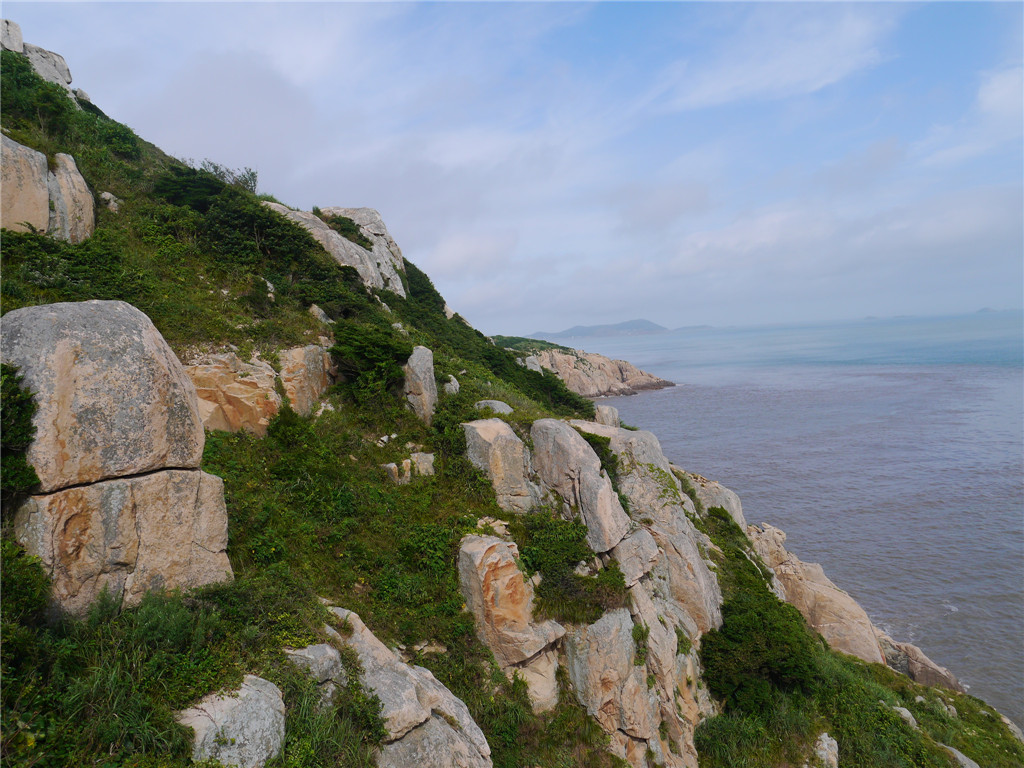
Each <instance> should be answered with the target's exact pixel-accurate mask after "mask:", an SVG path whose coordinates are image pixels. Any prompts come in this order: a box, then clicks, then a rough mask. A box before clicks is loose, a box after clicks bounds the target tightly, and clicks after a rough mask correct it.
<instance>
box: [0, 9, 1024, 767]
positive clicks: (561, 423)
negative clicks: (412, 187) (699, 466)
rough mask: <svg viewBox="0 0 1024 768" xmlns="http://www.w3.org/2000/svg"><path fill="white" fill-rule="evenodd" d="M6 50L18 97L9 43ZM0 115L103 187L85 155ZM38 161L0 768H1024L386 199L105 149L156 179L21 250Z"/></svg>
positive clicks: (6, 347)
mask: <svg viewBox="0 0 1024 768" xmlns="http://www.w3.org/2000/svg"><path fill="white" fill-rule="evenodd" d="M2 31H3V41H4V42H3V45H4V54H3V55H4V62H5V67H4V70H5V71H6V73H10V71H12V70H11V69H10V68H9V66H8V65H9V64H10V62H11V61H12V59H11V58H10V57H11V56H15V57H23V56H24V49H25V48H27V46H24V45H23V43H21V41H20V30H18V29H17V28H16V26H14V25H11V24H6V23H5V24H4V26H3V30H2ZM19 46H20V48H21V49H20V50H19ZM36 59H38V60H39V61H43V59H45V60H46V61H48V62H50V64H52V67H47V66H43V64H38V65H37V64H35V63H33V66H35V67H36V69H35V70H33V71H36V72H38V73H39V74H40V75H42V77H44V78H49V79H50V80H52V78H53V77H57V78H58V80H61V82H62V83H63V85H65V86H66V85H68V84H69V82H70V75H69V74H68V76H67V78H64V75H63V74H61V72H62V70H61V69H60V67H59V64H60V62H58V61H57V59H55V58H54V57H52V56H51V57H42V58H40V57H36ZM17 61H21V59H18V60H17ZM17 61H16V62H15V66H17ZM61 61H62V60H61ZM33 62H35V60H33ZM22 64H23V62H22ZM65 68H66V67H65ZM51 69H53V70H55V71H56V74H54V73H53V72H51V71H50V70H51ZM0 74H4V73H3V72H0ZM8 77H9V74H8ZM41 83H42V80H39V79H38V78H35V77H34V76H33V77H27V76H26V78H25V80H24V83H20V84H19V83H14V84H12V82H11V80H10V79H5V80H4V87H5V88H9V87H11V88H13V87H18V88H25V89H28V92H27V94H26V99H28V100H29V101H31V97H32V95H33V94H34V93H49V91H50V90H51V89H50V88H49V86H43V85H41ZM57 84H58V85H60V84H61V83H57ZM32 89H35V90H34V91H33V90H32ZM40 89H42V90H40ZM78 98H79V99H80V98H81V96H79V97H78ZM74 114H76V115H78V116H79V118H81V117H82V116H88V117H87V118H86V119H89V120H92V119H94V117H95V116H94V113H92V112H90V111H89V110H80V111H78V112H76V113H74ZM0 118H2V119H3V120H4V121H5V122H4V127H5V129H7V128H9V127H10V121H11V120H12V119H13V118H12V117H11V116H10V115H0ZM79 118H73V119H79ZM68 119H72V118H68ZM95 119H99V118H95ZM18 120H19V121H20V122H19V123H18V126H19V127H18V130H20V131H21V132H22V134H21V135H23V136H25V137H27V138H26V139H25V140H26V141H27V142H29V143H30V144H32V143H33V142H36V143H35V144H33V145H34V146H50V145H51V143H52V145H53V146H55V147H56V148H57V149H62V150H68V151H66V152H62V153H58V154H56V155H55V158H60V157H61V154H63V155H65V156H66V157H67V158H68V160H67V161H64V160H59V159H58V160H56V164H55V165H54V167H55V168H57V169H60V168H62V167H63V168H65V169H66V170H67V169H70V168H72V167H75V168H77V167H79V166H80V167H81V177H82V185H84V188H85V189H86V190H88V189H102V188H104V187H105V186H106V183H105V181H106V180H109V178H108V177H105V176H103V173H104V172H105V171H104V170H103V169H104V168H106V167H108V166H106V165H93V164H91V160H90V158H94V157H96V156H97V155H98V154H99V153H103V152H108V153H109V152H113V150H112V149H111V147H110V146H108V145H106V144H103V143H102V140H101V139H100V138H99V136H100V132H92V133H89V132H86V134H85V135H86V137H87V139H86V140H87V141H94V142H96V143H95V144H85V145H82V144H79V143H75V142H77V141H79V139H75V140H74V141H72V140H70V139H67V137H66V136H65V135H63V134H61V133H59V132H58V133H54V134H47V133H46V130H47V129H48V127H47V126H44V125H37V124H35V123H33V122H32V119H31V114H27V113H19V117H18ZM104 125H107V124H106V123H104ZM119 135H121V136H122V137H123V136H125V135H128V134H119ZM4 141H5V144H4V147H5V150H4V155H5V158H6V157H7V154H8V153H7V149H6V147H7V146H8V145H7V143H6V142H7V137H5V138H4ZM33 151H34V150H28V152H33ZM119 151H120V150H119ZM20 152H21V150H17V149H14V150H12V151H11V155H10V156H11V157H14V156H15V155H16V154H18V153H20ZM76 152H78V155H77V156H76V154H75V153H76ZM147 152H148V151H147ZM23 154H24V156H25V157H27V158H28V161H27V165H26V166H25V167H26V168H27V169H28V170H26V171H25V172H26V173H29V175H31V173H35V177H33V178H34V179H35V181H33V184H32V185H31V186H27V185H26V186H24V187H23V189H24V190H29V189H30V188H31V189H32V190H33V192H32V194H31V195H30V194H29V193H28V192H27V191H26V192H24V194H22V193H19V194H17V195H11V196H10V200H11V205H10V206H8V204H7V203H6V202H5V207H4V208H3V210H2V211H0V215H2V222H0V223H2V224H3V226H4V228H5V229H6V230H7V231H6V232H5V234H4V238H5V243H4V245H5V247H4V251H3V253H2V257H3V260H4V264H3V266H4V279H5V285H4V300H5V307H4V309H5V313H4V315H3V318H2V321H0V331H2V340H0V353H2V361H3V363H4V365H5V370H4V398H5V403H4V409H5V413H4V418H5V421H4V430H5V432H4V444H3V452H4V457H5V458H4V461H5V467H6V466H7V464H6V462H7V457H8V456H9V455H12V454H15V453H18V454H19V455H23V456H24V457H25V459H26V460H27V462H28V463H29V464H30V465H31V466H32V467H34V469H35V472H36V474H37V480H33V481H31V482H27V481H26V482H25V483H24V484H23V485H22V486H20V487H16V488H8V486H7V485H6V484H5V486H4V497H3V503H4V507H3V515H4V537H3V542H2V544H3V556H4V568H3V579H4V584H3V597H4V608H3V622H2V631H3V643H2V644H0V654H2V655H3V674H4V686H3V690H2V696H3V708H4V710H3V715H4V717H3V722H4V726H3V727H4V734H3V741H2V750H3V752H2V756H3V759H4V762H5V764H7V763H8V762H9V763H10V764H12V765H13V764H18V765H21V764H24V765H40V764H41V765H85V764H98V763H100V762H102V763H103V764H109V765H118V766H120V765H124V766H139V765H149V764H154V765H155V764H156V763H157V762H159V763H160V765H167V766H184V765H189V764H192V763H194V762H198V761H203V760H216V761H219V762H220V763H222V764H224V765H244V766H262V765H265V764H267V763H268V762H270V761H277V762H276V763H274V764H283V765H337V764H355V765H371V764H376V765H379V766H395V767H396V768H397V766H411V765H416V766H421V767H422V768H449V767H451V768H454V767H455V766H460V767H462V768H467V767H472V768H477V767H479V768H487V767H489V766H492V765H497V766H511V765H574V766H588V767H589V766H619V767H621V766H623V765H630V766H634V768H653V766H672V767H675V768H680V767H683V766H685V767H686V768H695V767H696V766H698V765H702V766H707V765H710V766H731V765H737V764H751V765H757V766H765V767H767V766H779V765H793V766H796V765H804V764H807V765H836V764H837V760H838V761H839V762H840V763H841V764H842V765H844V766H857V768H861V767H862V766H863V767H864V768H871V767H872V766H876V765H877V766H881V765H890V764H892V763H891V762H886V761H885V760H886V759H887V758H885V759H883V758H879V757H878V756H879V755H883V756H884V755H893V754H898V755H901V756H904V757H905V758H906V762H905V764H907V765H911V764H912V765H920V766H929V767H931V766H935V767H947V768H948V766H950V765H953V763H952V762H950V761H951V760H952V759H954V757H955V759H956V760H961V757H962V758H963V760H961V764H962V765H970V762H963V761H970V760H975V761H976V763H977V764H985V765H992V766H1000V767H1001V766H1012V765H1020V764H1021V761H1024V746H1022V744H1021V742H1020V741H1017V740H1015V737H1014V736H1013V735H1011V729H1010V725H1008V724H1004V723H1003V722H1002V721H1001V720H1000V719H999V716H998V714H997V713H995V712H994V711H993V710H991V709H990V708H988V707H986V706H985V705H984V704H983V703H981V702H978V701H977V700H975V699H972V698H970V697H967V696H964V695H962V694H961V693H959V691H958V687H959V686H958V684H957V682H956V680H955V678H953V677H952V675H950V674H949V673H948V671H946V670H944V669H943V668H941V667H940V666H938V665H936V664H934V663H933V662H931V661H930V660H928V659H927V657H926V656H925V655H924V654H923V653H922V652H921V651H920V649H917V648H915V647H914V646H912V645H909V644H905V643H901V642H898V641H896V640H893V639H892V638H889V637H887V636H885V635H884V634H882V633H880V632H879V631H878V630H877V628H875V627H873V626H872V625H871V622H870V619H869V618H868V617H867V615H866V614H865V613H864V611H863V610H862V609H861V608H860V606H858V605H857V604H856V602H855V601H854V600H853V599H852V598H851V597H850V596H849V595H847V594H846V593H844V592H842V590H841V589H839V588H838V587H837V586H836V585H834V584H833V583H832V582H831V581H829V580H828V578H827V577H826V576H825V574H824V571H823V570H822V568H821V567H820V566H818V565H816V564H811V563H803V562H801V561H800V560H799V559H798V558H796V557H795V556H794V555H793V554H792V553H791V552H789V551H788V550H787V549H786V548H785V546H784V545H785V534H783V533H782V532H781V531H779V530H778V529H775V528H773V527H771V526H769V525H767V524H764V525H761V526H748V525H747V523H746V519H745V515H749V514H750V510H744V509H743V506H742V504H741V502H740V499H739V498H738V497H737V495H736V494H735V493H733V492H732V491H730V490H729V489H727V488H725V487H723V486H722V485H721V484H719V483H717V482H715V481H713V480H708V479H706V478H704V477H702V476H701V475H699V474H697V473H695V472H691V471H686V470H684V469H683V468H681V467H680V466H677V465H676V464H674V463H672V462H670V460H669V458H668V457H666V456H665V454H664V452H663V450H662V448H661V445H660V443H659V441H658V439H657V437H656V436H655V435H654V434H652V433H650V432H645V431H636V430H630V429H624V428H622V427H621V425H620V422H619V418H618V413H617V412H616V411H615V409H614V408H609V407H607V406H596V407H595V405H594V404H593V403H591V402H590V401H588V400H585V399H584V398H583V397H580V395H587V396H590V397H594V396H600V395H603V394H623V393H625V392H626V391H627V390H628V391H631V392H634V391H637V390H640V389H645V388H653V387H656V386H667V385H670V382H665V381H663V380H660V379H657V378H656V377H653V376H651V375H650V374H646V373H644V372H642V371H638V370H637V369H635V368H633V367H632V366H629V365H628V364H627V363H624V362H622V361H610V360H607V358H600V356H594V355H587V354H586V353H577V352H564V351H559V350H550V351H549V353H545V354H544V355H543V356H542V355H540V354H538V355H537V356H536V357H535V358H527V360H526V361H525V363H526V364H525V365H523V364H522V363H521V362H520V363H517V358H516V356H515V355H513V354H511V353H509V352H506V351H505V350H503V349H501V348H497V347H495V346H493V345H491V344H490V343H489V342H488V341H487V340H486V339H485V337H483V336H482V335H481V334H478V333H476V332H475V331H473V329H471V328H470V327H469V326H468V325H467V324H466V323H465V322H464V321H463V320H462V319H461V318H458V317H457V316H451V315H450V314H449V312H448V311H447V308H446V305H445V303H444V300H443V298H442V297H441V296H440V294H439V293H438V292H437V291H436V289H435V288H434V287H433V285H432V284H431V282H430V280H429V278H427V277H426V275H424V274H423V273H422V272H420V271H419V270H418V269H417V268H416V267H415V265H414V264H411V263H409V262H407V261H406V260H405V259H404V257H403V256H402V254H401V251H400V250H399V248H398V246H397V244H395V243H394V241H393V240H392V239H391V237H390V235H389V234H388V232H387V229H386V228H385V227H384V225H383V222H382V221H381V220H380V216H379V214H377V213H376V211H373V210H372V209H365V208H355V209H352V208H344V209H343V208H325V209H323V210H318V209H315V210H316V213H305V212H300V211H293V210H291V209H288V208H285V207H283V206H279V205H277V204H266V205H265V204H263V203H262V202H261V201H258V200H257V199H256V198H255V196H254V195H252V193H251V190H244V189H238V188H237V187H235V186H232V184H231V183H230V179H229V180H228V181H225V180H224V179H220V178H216V177H214V176H211V175H209V174H207V175H204V174H203V173H202V172H199V171H196V170H195V169H187V168H184V167H182V166H181V165H180V164H175V161H174V160H173V159H171V158H167V157H166V156H162V155H159V154H153V153H148V154H147V153H143V152H139V153H138V154H134V155H133V153H131V152H128V153H127V154H125V153H123V152H122V153H121V154H119V155H118V154H116V153H114V154H107V155H105V157H107V160H108V161H109V162H108V165H109V163H122V164H124V165H123V168H122V170H124V171H125V173H124V175H123V177H124V178H129V177H132V178H146V179H156V180H158V181H160V182H161V183H160V184H157V183H154V184H152V185H140V186H139V187H138V188H134V187H125V188H119V189H117V190H116V191H117V193H118V195H122V194H123V195H124V198H125V201H126V202H125V205H124V206H123V207H122V208H121V210H120V211H119V212H118V213H117V214H116V217H118V218H117V219H116V220H115V218H114V217H115V214H114V212H113V211H101V215H100V216H99V217H97V218H96V224H95V226H96V234H95V235H92V236H91V237H92V240H91V241H90V242H89V243H88V244H87V245H88V246H89V248H88V250H86V249H83V248H82V246H81V244H80V243H78V242H76V241H75V240H74V238H73V237H71V236H70V235H69V234H67V233H66V232H65V229H64V228H63V226H64V225H59V226H55V227H52V226H51V224H50V220H49V217H47V222H46V226H45V227H44V226H42V219H38V221H39V223H40V225H39V226H36V225H34V224H33V226H32V227H24V228H23V229H24V230H25V231H23V232H14V231H13V230H14V229H15V228H17V225H18V224H19V223H20V222H21V221H29V222H30V223H31V221H32V220H31V219H29V218H25V219H21V218H20V217H21V216H23V215H25V216H28V214H27V213H23V212H21V211H22V208H19V207H18V206H21V205H27V203H26V200H28V198H30V197H31V198H32V199H33V200H35V202H34V203H32V206H35V209H38V208H39V205H38V203H39V201H40V200H43V199H44V194H43V192H42V191H41V190H43V189H44V188H45V190H46V191H45V200H46V203H45V205H46V208H47V209H48V211H49V210H52V207H51V202H52V201H53V200H54V199H56V198H54V197H53V195H66V194H70V193H69V192H68V191H67V190H69V189H72V188H74V187H76V185H77V182H75V183H70V182H69V183H64V182H61V183H57V184H55V185H52V190H51V186H49V185H48V182H47V180H46V174H48V173H50V172H51V171H50V166H49V165H48V164H47V163H46V158H45V157H44V165H43V167H40V165H39V162H38V159H39V158H34V157H33V156H31V155H29V154H28V153H27V152H26V153H23ZM11 167H14V166H11ZM119 167H120V166H119ZM4 169H5V170H4V173H5V187H6V178H7V176H6V174H7V173H8V170H7V169H8V165H7V164H6V160H5V165H4ZM128 171H131V173H130V174H129V173H128ZM30 172H31V173H30ZM69 173H70V171H69ZM132 174H134V176H132ZM67 178H71V176H68V177H67ZM53 190H56V191H53ZM157 190H163V191H162V192H159V195H158V192H157ZM90 195H91V193H90ZM37 198H38V199H37ZM7 199H8V198H6V197H5V200H7ZM29 207H31V206H29ZM54 207H59V206H54ZM35 209H33V210H35ZM24 210H26V211H27V210H29V208H24ZM67 210H70V209H67ZM12 211H14V212H13V213H12ZM35 212H36V213H38V210H36V211H35ZM154 212H157V213H158V214H159V216H157V217H155V218H154V215H155V214H154ZM33 215H34V214H33ZM61 215H62V216H64V219H63V220H64V221H69V219H68V217H69V216H70V214H69V213H67V212H65V213H64V214H61ZM71 218H72V219H73V218H74V217H73V216H71ZM239 222H242V223H239ZM332 225H333V226H332ZM68 226H69V227H70V224H69V225H68ZM122 227H127V228H128V229H131V230H132V231H138V232H145V233H147V234H146V236H145V237H141V236H140V237H139V238H138V239H137V241H136V240H132V241H131V242H132V248H131V249H128V248H124V247H123V243H122V242H121V241H119V240H118V238H117V232H119V231H121V228H122ZM68 231H70V230H68ZM342 232H346V233H347V236H346V235H343V234H342ZM349 236H351V238H352V239H350V237H349ZM40 254H43V256H42V257H41V256H40ZM44 257H45V258H44ZM182 275H187V277H188V279H187V280H185V279H183V277H182ZM183 285H187V286H188V287H186V288H183V287H182V286H183ZM197 286H198V287H197ZM186 290H187V291H190V292H187V293H183V292H182V291H186ZM111 294H113V295H116V296H117V297H119V298H121V299H130V301H126V300H120V301H114V300H96V299H97V297H98V296H103V297H104V298H105V299H109V297H110V295H111ZM169 297H176V300H180V303H181V305H182V306H183V307H184V309H183V310H182V311H178V310H179V308H178V307H177V306H175V301H176V300H172V299H170V298H169ZM11 302H13V303H14V304H15V305H16V306H17V308H14V309H11V306H12V304H11ZM135 303H138V304H139V305H140V306H144V307H145V308H146V312H143V311H140V309H139V308H137V307H136V306H133V304H135ZM320 307H323V308H324V309H320ZM325 310H327V311H325ZM165 338H166V340H165ZM167 340H172V344H174V346H173V347H172V345H171V344H169V343H168V341H167ZM179 355H180V356H181V357H183V358H185V362H187V365H184V366H183V365H182V364H181V362H179ZM544 361H547V362H546V364H545V362H544ZM7 366H14V367H16V368H17V369H18V371H20V375H21V377H22V378H21V380H20V381H21V387H22V388H23V389H22V390H19V389H18V386H17V384H13V385H12V384H11V382H14V381H15V379H14V378H9V374H8V368H7ZM545 367H546V368H549V369H551V370H555V371H556V372H557V373H558V374H559V378H555V377H552V376H550V375H542V374H541V373H540V369H541V368H545ZM12 370H13V369H12ZM24 392H28V393H29V398H28V399H29V400H30V401H31V403H33V404H34V405H33V407H32V408H29V407H28V406H26V405H25V402H26V400H25V396H24V394H23V393H24ZM13 395H16V397H13ZM8 397H12V399H11V400H8V399H7V398H8ZM286 404H287V406H288V407H286ZM33 408H34V410H33ZM15 411H17V413H16V414H15V415H17V416H20V417H24V418H25V420H27V421H28V422H30V424H31V427H32V429H31V430H29V431H30V432H32V434H30V435H28V436H22V437H23V438H24V439H21V438H19V439H15V438H14V437H10V436H9V435H8V430H9V427H8V424H14V423H16V420H15V419H13V418H12V419H11V421H8V417H9V414H12V413H14V412H15ZM6 479H7V478H6V473H5V480H6ZM781 601H785V603H784V602H781ZM58 614H63V620H62V621H60V622H56V623H55V622H54V621H53V619H54V618H55V617H56V616H57V615H58ZM897 673H898V674H897ZM932 686H941V687H940V688H935V687H932ZM901 759H903V758H902V757H901ZM147 761H148V762H147Z"/></svg>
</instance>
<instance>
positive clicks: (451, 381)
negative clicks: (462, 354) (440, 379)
mask: <svg viewBox="0 0 1024 768" xmlns="http://www.w3.org/2000/svg"><path fill="white" fill-rule="evenodd" d="M442 389H443V390H444V393H445V394H446V395H457V394H459V389H460V387H459V380H458V379H456V378H455V377H454V376H452V375H451V374H450V373H449V374H448V382H447V383H446V384H445V385H444V386H443V387H442Z"/></svg>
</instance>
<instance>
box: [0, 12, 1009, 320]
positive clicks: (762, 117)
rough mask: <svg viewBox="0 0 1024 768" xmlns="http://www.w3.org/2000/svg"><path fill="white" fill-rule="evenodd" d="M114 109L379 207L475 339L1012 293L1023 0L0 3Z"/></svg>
mask: <svg viewBox="0 0 1024 768" xmlns="http://www.w3.org/2000/svg"><path fill="white" fill-rule="evenodd" d="M3 15H4V17H5V18H9V19H12V20H14V21H16V22H18V23H19V24H20V25H21V28H22V32H23V35H24V39H25V41H26V42H29V43H34V44H36V45H40V46H42V47H44V48H47V49H50V50H53V51H56V52H58V53H60V54H62V55H63V56H64V57H65V59H66V60H67V62H68V65H69V67H70V69H71V74H72V77H73V83H72V85H73V86H74V87H79V88H82V89H84V90H85V91H86V92H88V94H89V95H90V97H91V98H92V100H93V102H94V103H96V104H97V105H98V106H99V107H100V108H101V109H103V110H104V111H105V112H106V113H107V114H109V115H110V116H111V117H113V118H115V119H117V120H120V121H121V122H124V123H126V124H128V125H129V126H131V127H132V128H133V129H134V130H135V131H136V133H138V134H139V135H140V136H142V137H143V138H145V139H147V140H149V141H152V142H153V143H155V144H156V145H158V146H159V147H161V148H162V149H164V150H165V151H166V152H168V153H170V154H172V155H174V156H176V157H180V158H189V159H191V160H193V161H194V162H196V163H198V162H200V161H202V160H203V159H206V158H209V159H212V160H214V161H216V162H218V163H221V164H223V165H227V166H229V167H232V168H243V167H250V168H254V169H256V170H257V171H258V173H259V187H260V191H261V192H268V193H271V194H273V195H274V196H275V197H277V198H278V199H280V200H281V201H282V202H285V203H287V204H288V205H291V206H293V207H297V208H302V209H305V210H309V209H310V208H311V207H312V206H314V205H318V206H321V207H326V206H332V205H338V206H347V207H362V206H366V207H371V208H376V209H377V210H379V211H380V212H381V214H382V216H383V218H384V221H385V223H386V224H387V226H388V229H389V231H390V232H391V234H392V236H393V237H394V238H395V240H396V241H397V242H398V244H399V246H400V247H401V248H402V251H403V254H404V255H405V257H406V258H407V259H409V260H411V261H412V262H414V263H415V264H416V265H417V266H419V267H420V268H421V269H423V270H424V271H425V272H426V273H427V274H428V275H429V276H430V277H431V278H432V280H433V281H434V284H435V285H436V286H437V288H438V290H439V291H440V292H441V293H442V294H443V295H444V296H445V298H446V299H447V301H448V303H449V304H450V305H451V306H452V307H453V308H454V309H455V310H456V311H458V312H459V313H460V314H462V315H463V316H464V317H465V318H466V319H467V320H469V322H470V323H471V324H473V325H474V326H475V327H477V328H479V329H480V330H482V331H484V332H485V333H488V334H496V333H502V334H511V335H526V334H529V333H533V332H536V331H558V330H561V329H563V328H567V327H570V326H573V325H594V324H603V323H615V322H620V321H625V320H630V319H634V318H645V319H648V320H651V321H653V322H656V323H659V324H661V325H664V326H666V327H670V328H675V327H680V326H688V325H719V326H722V325H757V324H769V323H816V322H826V321H834V320H845V319H856V318H861V317H865V316H879V317H887V316H894V315H946V314H957V313H969V312H974V311H977V310H979V309H982V308H994V309H1017V308H1020V307H1021V306H1022V304H1024V300H1022V294H1024V151H1022V149H1024V135H1022V134H1024V130H1022V123H1024V106H1022V93H1024V85H1022V63H1024V4H1022V3H1019V2H1007V3H982V2H978V3H935V4H918V3H915V4H903V3H852V4H844V3H809V4H801V3H774V2H759V3H742V4H741V3H724V2H715V3H688V2H656V3H640V2H626V3H611V2H607V3H578V2H560V3H554V2H529V3H527V2H523V3H477V2H455V3H439V2H438V3H384V2H375V3H327V2H322V3H285V2H264V3H202V2H179V3H142V2H136V3H48V2H38V1H37V2H31V3H23V2H11V1H9V0H5V2H4V3H3Z"/></svg>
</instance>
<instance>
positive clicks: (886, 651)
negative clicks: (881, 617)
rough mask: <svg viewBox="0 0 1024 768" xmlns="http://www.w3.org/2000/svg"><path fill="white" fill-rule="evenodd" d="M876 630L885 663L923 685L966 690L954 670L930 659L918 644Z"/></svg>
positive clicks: (959, 690) (960, 691) (876, 628)
mask: <svg viewBox="0 0 1024 768" xmlns="http://www.w3.org/2000/svg"><path fill="white" fill-rule="evenodd" d="M874 631H875V638H876V639H877V640H878V645H879V646H880V647H881V649H882V655H883V656H884V657H885V663H886V664H888V665H889V666H890V667H891V668H892V669H895V670H896V671H897V672H900V673H902V674H904V675H906V676H907V677H909V678H910V679H911V680H913V681H914V682H916V683H920V684H921V685H932V686H940V687H942V688H949V689H950V690H952V691H958V692H959V693H963V692H964V687H963V686H962V685H961V684H960V681H959V680H957V679H956V676H955V675H954V674H953V673H952V672H950V671H949V670H948V669H946V668H945V667H942V666H939V665H938V664H936V663H935V662H934V661H932V660H931V659H929V658H928V657H927V656H926V655H925V653H924V651H922V650H921V649H920V648H918V647H917V646H916V645H913V644H912V643H900V642H897V641H895V640H893V639H892V638H891V637H889V635H887V634H886V633H885V632H882V631H881V630H880V629H879V628H878V627H875V628H874Z"/></svg>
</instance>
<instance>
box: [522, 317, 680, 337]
mask: <svg viewBox="0 0 1024 768" xmlns="http://www.w3.org/2000/svg"><path fill="white" fill-rule="evenodd" d="M667 330H668V328H666V327H665V326H663V325H658V324H657V323H652V322H651V321H650V320H626V321H625V322H622V323H614V324H610V325H574V326H573V327H572V328H568V329H566V330H564V331H553V332H552V331H537V332H536V333H531V334H530V338H534V339H552V338H558V339H568V338H574V337H579V336H641V335H645V334H649V333H664V332H665V331H667Z"/></svg>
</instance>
